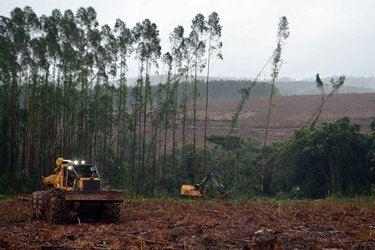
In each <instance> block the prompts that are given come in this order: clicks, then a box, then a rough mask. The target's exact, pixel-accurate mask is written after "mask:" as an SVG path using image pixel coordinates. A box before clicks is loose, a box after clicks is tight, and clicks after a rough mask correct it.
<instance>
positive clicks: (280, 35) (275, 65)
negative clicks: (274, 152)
mask: <svg viewBox="0 0 375 250" xmlns="http://www.w3.org/2000/svg"><path fill="white" fill-rule="evenodd" d="M288 37H289V23H288V20H287V18H286V17H285V16H283V17H281V18H280V21H279V26H278V30H277V45H276V49H275V50H274V53H273V60H272V74H271V77H272V87H271V93H270V101H269V105H268V114H267V122H266V129H265V131H266V132H265V137H264V147H263V154H262V162H263V163H262V180H261V188H260V192H261V193H262V194H263V179H264V167H265V164H266V155H267V149H266V148H267V137H268V125H269V121H270V115H271V106H272V98H273V96H274V89H275V79H276V78H277V77H278V75H279V72H280V68H281V65H282V60H281V52H282V48H283V46H284V44H285V40H286V39H287V38H288Z"/></svg>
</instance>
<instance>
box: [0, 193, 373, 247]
mask: <svg viewBox="0 0 375 250" xmlns="http://www.w3.org/2000/svg"><path fill="white" fill-rule="evenodd" d="M374 221H375V207H374V203H373V201H367V202H364V203H362V204H361V205H358V204H354V203H343V204H334V205H332V204H331V203H328V202H324V201H320V202H312V201H311V202H303V203H298V202H289V203H288V204H284V205H281V204H279V203H275V202H258V203H255V202H250V201H247V202H229V201H220V202H219V201H216V202H208V201H201V200H186V201H184V202H181V201H180V202H177V201H172V200H153V201H152V200H140V201H136V202H130V203H127V204H125V203H124V204H123V206H122V210H121V218H120V220H119V221H118V223H117V224H101V223H92V224H88V223H81V224H79V223H76V224H70V225H51V224H48V223H46V222H43V221H32V219H31V204H30V201H14V202H0V249H3V248H5V249H24V248H43V249H82V248H85V249H87V248H90V249H124V248H132V249H144V248H146V249H149V248H153V249H182V248H185V249H186V248H189V249H204V248H210V249H223V248H233V249H249V248H251V249H291V248H298V249H303V248H341V249H342V248H362V249H363V248H365V249H374V247H375V232H374V230H375V223H374Z"/></svg>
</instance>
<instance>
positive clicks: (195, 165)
mask: <svg viewBox="0 0 375 250" xmlns="http://www.w3.org/2000/svg"><path fill="white" fill-rule="evenodd" d="M193 89H194V91H193V102H194V107H193V167H192V171H193V177H192V181H193V183H195V177H196V175H197V154H196V148H197V143H196V122H197V62H195V73H194V88H193Z"/></svg>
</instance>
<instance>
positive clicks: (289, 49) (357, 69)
mask: <svg viewBox="0 0 375 250" xmlns="http://www.w3.org/2000/svg"><path fill="white" fill-rule="evenodd" d="M26 5H29V6H31V7H32V8H33V9H34V11H35V12H36V13H37V14H38V15H41V14H46V15H49V14H50V13H51V10H52V9H55V8H58V9H60V10H61V11H64V10H65V9H72V10H73V11H75V10H76V9H77V8H79V7H81V6H82V7H88V6H93V7H94V8H95V9H96V11H97V13H98V20H99V22H100V24H101V25H103V24H109V25H110V26H112V25H113V24H114V22H115V19H116V18H121V19H122V20H123V21H125V22H126V23H127V25H128V26H129V27H132V26H134V25H135V23H136V22H139V21H142V20H143V19H145V18H149V19H150V20H151V21H153V22H155V23H156V24H157V25H158V27H159V30H160V35H161V39H162V45H163V50H164V52H166V51H167V50H168V48H169V42H168V36H169V33H170V32H171V31H172V30H173V28H174V27H175V26H177V25H183V26H184V27H185V28H189V27H190V22H191V19H192V18H193V17H194V16H195V15H196V14H197V13H202V14H204V15H205V16H208V15H209V14H210V13H211V12H212V11H216V12H217V13H218V14H219V16H220V19H221V24H222V26H223V36H222V41H223V43H224V46H223V56H224V60H223V61H218V62H217V63H216V64H215V66H214V68H213V70H212V73H211V74H212V75H215V76H231V77H254V76H255V75H256V74H257V72H258V71H259V70H260V68H261V67H262V66H263V64H264V63H265V61H267V59H268V58H269V56H270V55H271V53H272V51H273V49H274V46H275V43H276V30H277V24H278V19H279V17H281V16H284V15H285V16H287V18H288V20H289V23H290V31H291V35H290V37H289V39H288V40H287V42H286V46H285V50H284V53H283V59H284V61H285V62H286V63H285V64H284V65H283V68H282V70H281V76H290V77H293V78H297V79H300V78H304V77H311V76H314V75H315V74H316V73H317V72H319V73H320V74H321V75H322V76H330V75H339V74H346V75H348V76H350V75H354V76H373V75H375V74H374V68H375V67H374V66H375V63H374V62H373V58H374V56H375V29H374V28H373V25H374V24H375V15H374V14H373V13H372V12H373V10H374V9H375V1H372V0H361V1H354V0H353V1H338V0H336V1H335V0H333V1H325V0H315V1H300V0H284V1H280V0H266V1H254V0H253V1H249V0H247V1H245V0H244V1H241V0H232V1H227V0H208V1H202V0H189V1H181V0H158V1H146V0H143V1H142V0H126V1H120V0H106V1H100V0H91V1H83V0H65V1H47V0H43V1H42V0H33V1H27V0H2V1H1V2H0V15H4V16H9V13H10V11H11V10H12V9H14V8H15V7H21V8H23V7H24V6H26ZM160 70H161V69H160ZM160 70H159V72H160ZM136 74H137V65H136V64H135V63H131V64H130V67H129V75H132V76H135V75H136ZM267 75H268V72H266V73H265V74H264V77H267Z"/></svg>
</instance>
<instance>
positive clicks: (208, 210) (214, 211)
mask: <svg viewBox="0 0 375 250" xmlns="http://www.w3.org/2000/svg"><path fill="white" fill-rule="evenodd" d="M202 210H203V211H206V212H213V213H219V214H224V215H225V216H226V217H227V218H228V219H230V220H232V218H231V217H230V216H229V215H228V214H227V213H224V212H222V211H218V210H210V209H202Z"/></svg>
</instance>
